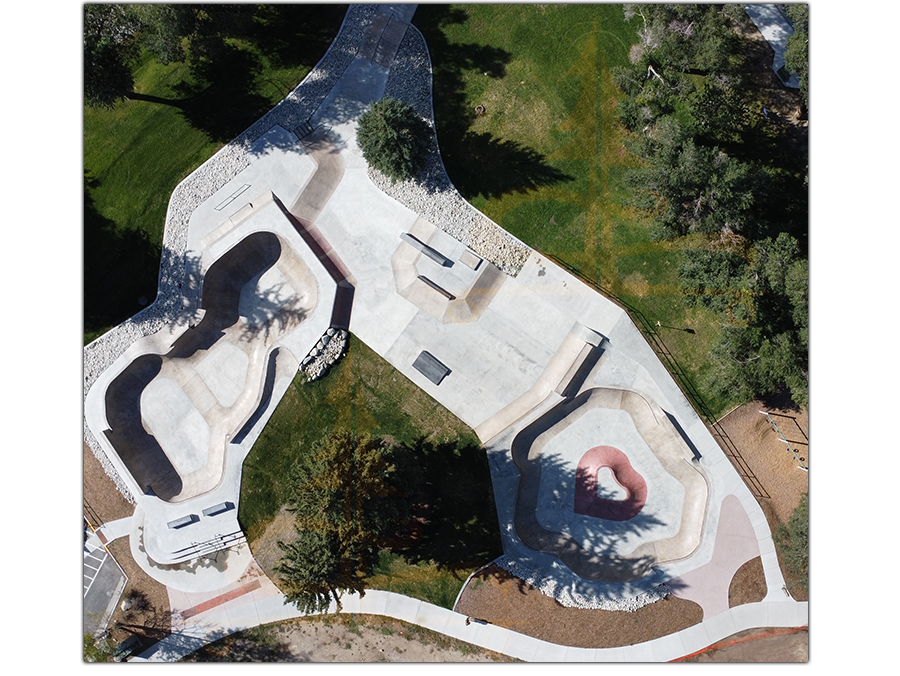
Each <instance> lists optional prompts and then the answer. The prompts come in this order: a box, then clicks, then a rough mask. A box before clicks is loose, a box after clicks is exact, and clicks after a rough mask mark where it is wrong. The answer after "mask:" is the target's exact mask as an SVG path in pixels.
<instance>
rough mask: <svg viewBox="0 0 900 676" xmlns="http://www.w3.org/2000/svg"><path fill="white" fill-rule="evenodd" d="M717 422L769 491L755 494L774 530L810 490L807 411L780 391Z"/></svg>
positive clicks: (798, 591)
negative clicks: (777, 394)
mask: <svg viewBox="0 0 900 676" xmlns="http://www.w3.org/2000/svg"><path fill="white" fill-rule="evenodd" d="M760 411H766V412H768V414H769V415H770V416H771V418H772V420H774V421H775V424H776V425H778V428H779V429H780V430H781V433H782V434H783V435H784V436H785V438H786V439H787V440H788V441H789V442H790V445H791V447H792V448H793V449H794V451H795V452H796V453H797V455H798V456H799V458H800V460H801V462H803V464H804V465H805V466H806V467H808V468H809V471H808V472H807V471H803V470H802V469H800V468H799V463H798V462H797V460H795V459H794V455H793V454H792V453H791V451H790V449H789V448H788V446H787V444H786V443H784V442H783V441H782V440H781V437H780V436H779V434H778V432H776V431H775V428H774V427H773V425H772V423H770V422H769V420H768V419H767V418H766V416H764V415H762V414H761V413H760ZM719 422H720V424H721V426H722V427H723V428H724V429H725V432H726V433H727V434H728V436H729V437H730V438H731V440H732V441H733V442H734V443H735V445H736V446H737V448H738V450H739V451H740V453H741V456H742V457H743V458H744V461H745V462H746V463H747V466H748V467H749V468H750V470H751V471H752V472H753V474H754V475H755V476H756V478H757V479H758V480H759V483H760V484H761V485H762V487H763V489H764V490H765V492H766V494H767V497H763V498H761V499H759V504H760V505H761V506H762V510H763V513H765V515H766V519H767V520H768V522H769V528H770V529H771V530H772V531H773V532H774V531H775V529H776V528H777V527H778V525H779V524H781V523H783V522H785V521H787V520H788V519H789V518H790V516H791V512H793V511H794V509H795V508H796V507H797V505H798V504H800V496H801V495H803V494H804V493H808V492H809V472H811V471H813V470H812V465H811V464H810V448H809V412H808V411H807V410H806V409H800V408H797V407H795V406H793V405H792V404H791V403H790V401H789V400H786V399H785V398H784V397H781V398H780V399H779V398H773V399H772V400H769V401H754V402H751V403H749V404H745V405H744V406H741V407H739V408H736V409H735V410H733V411H732V412H731V413H729V414H728V415H726V416H725V417H724V418H722V420H720V421H719ZM781 568H782V572H783V573H784V576H785V581H786V582H787V586H788V590H789V591H790V592H791V596H793V597H794V598H795V599H797V600H798V601H808V600H809V598H808V595H807V593H806V592H805V591H804V590H803V589H802V587H800V585H799V584H798V583H797V581H796V580H795V579H794V578H793V577H792V576H791V575H790V573H788V572H787V571H786V570H785V568H784V565H782V567H781Z"/></svg>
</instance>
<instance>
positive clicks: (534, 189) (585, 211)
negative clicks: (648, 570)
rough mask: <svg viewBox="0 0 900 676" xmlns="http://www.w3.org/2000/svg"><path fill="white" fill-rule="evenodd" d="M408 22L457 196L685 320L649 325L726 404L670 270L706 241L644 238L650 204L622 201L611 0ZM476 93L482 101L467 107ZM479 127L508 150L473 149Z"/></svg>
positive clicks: (696, 322)
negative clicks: (422, 46) (427, 66)
mask: <svg viewBox="0 0 900 676" xmlns="http://www.w3.org/2000/svg"><path fill="white" fill-rule="evenodd" d="M413 22H414V23H416V24H417V25H418V26H419V27H420V29H421V30H422V31H423V33H424V34H425V37H426V40H428V44H429V48H430V49H431V52H432V60H433V63H434V71H435V75H434V78H435V83H434V89H435V115H436V118H437V128H438V137H439V139H440V141H441V151H442V153H444V154H445V155H447V156H448V157H449V158H450V159H449V160H448V161H447V162H445V164H446V166H447V170H448V173H449V174H450V178H451V179H452V180H453V181H454V183H455V184H456V185H457V187H458V188H459V189H460V191H461V192H462V193H463V195H464V196H465V197H466V198H467V199H468V200H469V201H470V202H471V203H472V204H473V205H475V206H476V207H478V208H479V209H481V210H482V211H483V212H484V213H485V214H486V215H487V216H488V217H490V218H492V219H493V220H494V221H496V222H497V223H499V224H500V225H501V226H503V227H504V228H505V229H507V230H509V231H510V232H511V233H513V234H514V235H516V236H517V237H519V238H520V239H522V240H523V241H524V242H526V243H527V244H529V245H530V246H532V247H534V248H535V249H538V250H539V251H542V252H544V253H546V254H549V255H550V256H552V257H554V258H556V259H557V260H558V261H560V262H562V263H563V264H565V265H567V266H568V267H570V268H571V269H573V270H575V271H576V272H578V273H580V274H581V275H583V276H585V277H587V278H588V280H589V281H591V282H593V283H594V284H596V285H599V286H601V287H602V288H603V289H605V290H606V291H607V292H609V293H611V294H612V295H614V296H616V297H618V298H620V299H622V300H623V301H625V302H627V303H628V304H629V305H630V306H632V307H633V308H634V309H636V310H637V311H639V313H640V314H642V315H643V318H644V319H645V320H646V321H647V323H648V324H649V325H650V326H653V325H655V323H656V322H657V321H659V322H660V323H661V324H663V325H667V326H671V327H678V329H683V328H691V329H692V330H693V331H694V333H689V332H686V331H682V330H677V329H675V330H672V329H667V330H662V331H660V332H659V337H660V339H661V340H662V341H663V342H664V343H665V345H666V347H667V348H668V349H669V350H670V352H671V353H672V355H673V356H674V358H675V359H676V361H677V362H678V363H679V364H680V365H681V367H682V368H683V369H684V371H685V373H686V374H687V377H686V378H684V377H682V376H680V375H679V376H677V377H678V378H679V380H680V381H681V382H682V385H683V386H685V385H686V384H687V380H689V381H690V383H692V384H693V385H694V386H696V387H699V388H700V393H701V395H702V397H703V399H704V400H705V402H706V404H707V406H708V407H709V408H710V409H711V411H712V412H713V414H715V415H719V414H721V413H724V412H725V411H726V410H727V409H728V408H730V407H731V406H732V405H733V404H734V403H737V402H733V401H729V400H726V399H723V398H720V397H719V398H717V397H716V396H714V395H713V394H712V393H711V392H710V391H708V390H705V389H703V387H702V383H703V382H704V377H705V375H706V369H707V368H708V367H707V363H708V361H709V359H708V354H709V350H710V349H712V347H713V346H714V345H715V344H716V340H717V338H718V335H719V330H720V329H719V324H718V321H717V320H716V318H715V317H714V316H713V315H712V313H709V312H705V311H703V310H700V309H696V308H694V309H692V308H688V307H687V306H686V305H685V303H684V302H683V299H684V296H683V292H682V290H681V288H680V286H679V283H678V278H677V260H678V256H679V252H680V251H682V250H684V249H688V248H697V247H702V246H708V243H707V241H706V240H704V239H703V238H697V237H688V238H683V239H677V240H667V241H654V240H653V238H652V236H651V230H650V214H649V213H648V212H645V211H640V210H638V209H636V208H634V207H631V206H628V196H629V189H628V188H627V187H626V185H625V182H624V175H625V172H627V171H628V169H629V167H634V166H637V165H638V163H639V160H638V158H636V157H635V156H633V155H632V154H631V153H629V152H628V151H627V149H626V147H625V145H624V142H625V140H626V139H627V137H628V132H627V130H626V129H625V128H624V127H623V126H622V125H621V123H620V122H619V119H618V114H617V111H616V100H617V97H618V96H619V95H620V93H619V91H618V89H617V87H616V85H615V83H614V82H613V79H612V76H611V72H610V69H611V68H613V67H614V66H617V65H625V64H626V63H628V51H629V48H630V46H631V45H632V44H634V43H636V42H637V36H636V34H635V32H634V28H633V26H632V25H629V24H627V23H626V22H625V20H624V15H623V12H622V7H621V5H593V4H584V5H574V4H573V5H544V6H542V5H454V6H452V7H451V8H450V9H446V8H438V7H429V8H428V9H426V10H424V11H423V10H422V9H421V8H420V10H419V11H417V13H416V16H415V17H414V19H413ZM460 54H466V55H468V59H463V58H461V57H460ZM496 62H501V63H502V64H503V65H502V68H499V67H497V66H496ZM491 66H493V68H491ZM485 72H487V73H488V74H487V75H485ZM479 103H480V104H483V105H484V106H485V108H486V112H485V114H484V115H481V116H478V117H474V116H471V115H468V111H470V110H472V109H473V108H474V106H476V105H478V104H479ZM485 137H490V139H492V142H493V145H492V146H491V147H500V146H501V145H502V144H503V143H504V142H506V143H514V144H516V147H517V148H518V149H519V150H520V152H519V154H518V155H516V156H513V157H507V156H504V155H502V154H500V153H497V154H496V159H495V160H493V161H492V160H491V157H490V155H489V154H479V153H478V150H479V149H480V146H479V144H478V143H476V142H475V140H478V141H479V142H480V144H481V145H482V146H483V145H485V143H486V142H485ZM473 139H475V140H473ZM523 148H524V149H526V150H527V149H530V153H529V152H525V151H522V149H523ZM516 161H518V165H517V166H519V169H518V170H516V171H513V169H512V168H511V166H513V165H515V163H516ZM522 167H524V169H523V168H522ZM639 324H640V322H639Z"/></svg>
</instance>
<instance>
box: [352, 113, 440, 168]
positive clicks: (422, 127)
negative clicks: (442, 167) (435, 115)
mask: <svg viewBox="0 0 900 676" xmlns="http://www.w3.org/2000/svg"><path fill="white" fill-rule="evenodd" d="M429 131H430V129H429V126H428V124H426V123H425V121H424V120H423V119H422V118H421V117H419V115H418V114H417V113H416V111H414V110H413V109H412V108H411V107H410V106H408V105H406V104H405V103H401V102H400V101H397V100H395V99H382V100H381V101H378V102H377V103H375V104H373V105H372V107H371V108H370V109H369V110H367V111H366V112H365V113H363V115H362V116H361V117H360V118H359V129H358V130H357V132H356V141H357V143H358V144H359V147H360V149H361V150H362V153H363V157H365V158H366V162H368V163H369V165H370V166H371V167H373V168H375V169H377V170H378V171H380V172H381V173H383V174H384V175H385V176H387V177H388V178H390V179H391V180H392V181H398V180H401V181H402V180H405V179H408V178H413V177H415V175H416V172H417V171H418V168H419V166H420V164H421V160H422V158H423V156H424V153H425V149H426V147H427V142H428V134H429Z"/></svg>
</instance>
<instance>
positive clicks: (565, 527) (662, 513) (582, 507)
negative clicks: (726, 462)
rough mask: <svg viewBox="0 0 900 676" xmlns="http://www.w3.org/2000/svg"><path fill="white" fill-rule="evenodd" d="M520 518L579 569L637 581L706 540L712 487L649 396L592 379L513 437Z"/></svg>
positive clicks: (526, 529) (525, 538) (540, 547)
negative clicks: (598, 384)
mask: <svg viewBox="0 0 900 676" xmlns="http://www.w3.org/2000/svg"><path fill="white" fill-rule="evenodd" d="M511 451H512V458H513V461H514V462H515V464H516V466H517V468H518V469H519V485H518V494H517V498H516V506H515V518H514V526H515V531H516V533H517V535H518V537H519V538H520V539H521V541H522V542H523V543H524V544H525V545H526V546H527V547H530V548H531V549H534V550H537V551H540V552H546V553H551V554H555V555H556V556H557V557H558V558H559V560H560V561H561V562H562V563H564V564H565V565H566V566H567V567H569V568H570V569H571V570H572V571H573V572H574V573H575V574H576V575H578V576H579V577H582V578H584V579H587V580H592V581H600V582H631V581H635V580H639V579H641V578H643V577H645V576H647V575H649V574H650V573H651V572H652V570H653V568H654V567H655V566H657V565H660V564H664V563H666V562H670V561H676V560H679V559H683V558H685V557H687V556H689V555H690V554H691V553H693V552H694V551H695V550H696V549H697V547H698V546H699V544H700V541H701V535H702V531H703V524H704V519H705V515H706V507H707V500H708V494H709V489H708V485H707V480H706V477H705V476H704V473H703V470H701V468H700V465H699V463H698V462H696V458H695V456H694V454H693V452H692V451H691V449H690V447H689V446H688V444H687V443H686V442H685V440H684V438H683V437H682V436H681V434H680V433H679V431H678V430H677V429H676V428H675V426H674V425H673V424H672V422H671V420H670V419H669V417H668V416H667V415H666V413H665V412H664V411H663V410H662V409H661V408H660V407H659V406H658V405H657V404H655V403H654V402H653V401H652V400H650V399H649V398H648V397H647V396H645V395H642V394H640V393H638V392H635V391H632V390H626V389H618V388H611V387H594V388H592V389H588V390H585V391H583V392H581V393H580V394H578V395H577V396H575V397H571V398H569V399H566V400H564V401H562V402H561V403H559V404H557V405H556V406H555V407H554V408H552V409H550V410H549V411H548V412H546V413H544V414H543V415H542V416H540V417H539V418H537V420H535V421H534V422H532V423H531V424H529V425H528V426H526V427H524V428H523V429H522V430H521V431H520V432H519V433H518V434H517V435H516V437H515V439H514V440H513V442H512V448H511Z"/></svg>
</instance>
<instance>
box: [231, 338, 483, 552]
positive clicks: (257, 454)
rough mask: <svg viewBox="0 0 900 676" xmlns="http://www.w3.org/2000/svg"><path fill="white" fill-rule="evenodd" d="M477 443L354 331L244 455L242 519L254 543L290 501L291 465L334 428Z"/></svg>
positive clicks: (407, 440) (408, 440)
mask: <svg viewBox="0 0 900 676" xmlns="http://www.w3.org/2000/svg"><path fill="white" fill-rule="evenodd" d="M339 428H340V429H349V430H352V431H354V432H355V433H357V434H365V433H369V434H372V435H373V436H386V437H388V438H390V439H391V440H394V441H396V442H398V443H402V444H411V445H412V444H415V443H416V441H417V440H419V439H422V438H424V439H427V440H430V441H433V442H435V443H453V444H459V445H461V446H465V445H474V446H479V443H478V438H477V437H476V436H475V433H474V432H473V431H472V430H471V429H470V428H469V427H468V426H466V425H465V424H464V423H463V422H462V421H461V420H459V419H458V418H457V417H456V416H454V415H453V414H452V413H450V412H449V411H448V410H447V409H445V408H444V407H443V406H441V405H440V404H438V403H437V402H436V401H435V400H434V399H432V398H431V397H430V396H428V395H427V394H426V393H425V392H424V391H422V390H421V389H419V388H418V387H416V385H415V384H414V383H413V382H412V381H410V380H409V379H407V378H406V376H404V375H403V374H402V373H400V372H399V371H397V370H396V369H395V368H394V367H392V366H391V365H390V364H389V363H388V362H386V361H385V360H384V359H382V358H381V357H379V356H378V355H377V354H376V353H375V352H374V351H373V350H372V349H370V348H369V347H368V346H367V345H365V343H363V342H362V341H360V340H358V339H357V338H356V337H355V336H352V335H351V337H350V344H349V348H348V351H347V356H346V357H345V358H344V359H342V360H341V361H340V362H339V363H338V364H337V365H336V366H335V367H334V368H333V369H332V370H331V372H330V373H329V374H328V375H327V376H326V377H325V378H322V379H321V380H317V381H314V382H310V383H306V382H304V379H303V377H302V376H301V375H300V374H298V376H297V378H296V379H295V380H294V382H293V383H292V384H291V386H290V388H288V391H287V392H286V393H285V395H284V397H283V398H282V400H281V402H279V404H278V407H277V408H276V409H275V412H274V413H273V414H272V417H271V418H270V419H269V422H268V423H267V424H266V426H265V428H264V429H263V432H262V434H261V435H260V437H259V439H258V440H257V441H256V443H255V444H254V445H253V449H252V450H251V451H250V454H249V455H248V456H247V459H246V460H245V461H244V468H243V474H242V482H241V504H240V512H239V519H240V522H241V525H242V526H243V527H244V530H245V531H246V532H247V536H248V538H249V540H250V541H251V543H252V542H253V540H254V538H255V537H256V536H258V535H260V534H261V533H262V531H263V530H264V529H265V525H266V523H267V522H268V521H271V520H272V519H273V518H274V517H275V515H276V514H277V513H278V510H279V509H280V508H281V506H282V505H284V504H286V503H287V502H288V495H289V477H290V470H291V467H292V466H293V464H294V462H295V461H296V460H297V459H298V458H299V457H304V456H308V455H310V454H312V453H313V452H314V451H315V449H316V448H317V447H318V445H319V444H320V443H322V442H323V441H324V440H325V439H326V438H328V436H330V435H331V433H332V432H333V431H334V430H335V429H339Z"/></svg>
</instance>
